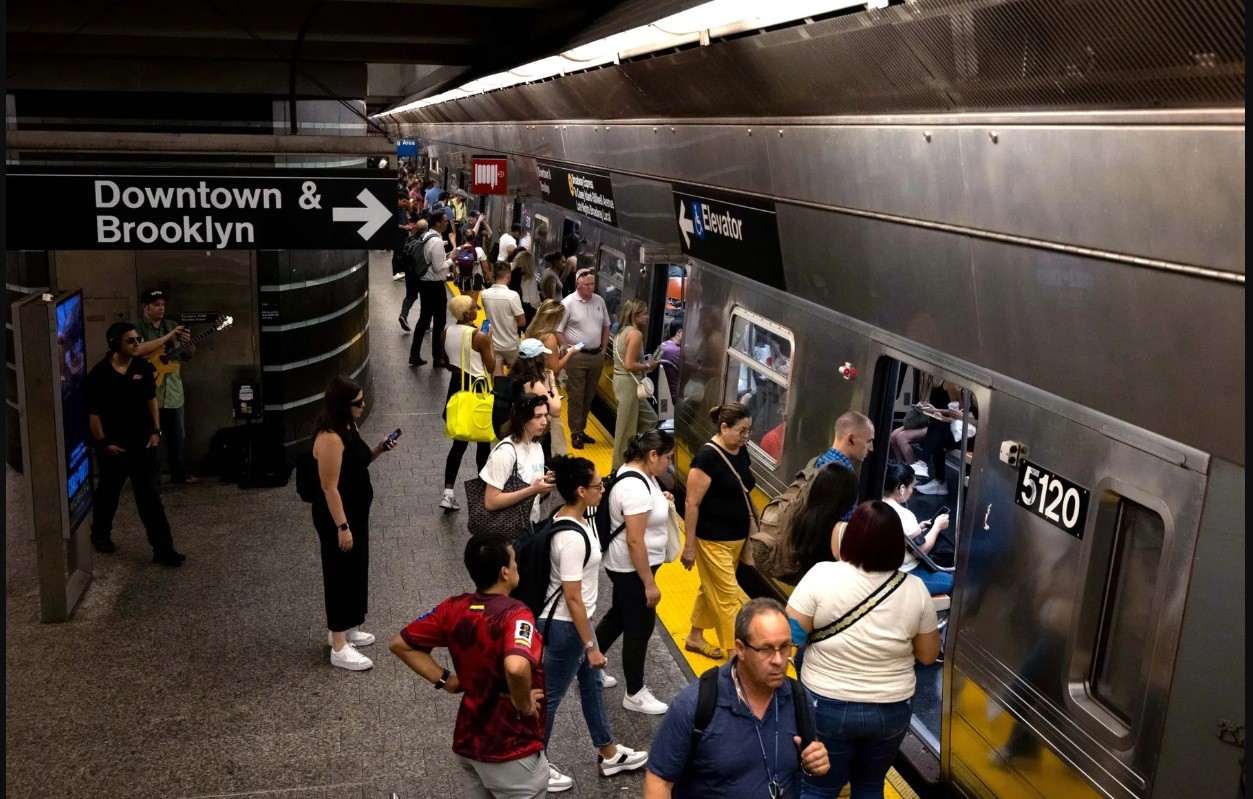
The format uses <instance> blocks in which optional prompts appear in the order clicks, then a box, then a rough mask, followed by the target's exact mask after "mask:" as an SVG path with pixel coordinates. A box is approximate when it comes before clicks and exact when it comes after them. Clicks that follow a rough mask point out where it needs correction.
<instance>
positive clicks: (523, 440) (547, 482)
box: [479, 394, 553, 535]
mask: <svg viewBox="0 0 1253 799" xmlns="http://www.w3.org/2000/svg"><path fill="white" fill-rule="evenodd" d="M547 429H548V399H547V398H546V397H540V396H537V395H535V394H519V395H518V396H517V397H516V398H514V401H513V405H511V406H510V408H509V421H508V422H505V425H504V428H503V430H502V432H503V436H504V437H503V438H502V439H501V442H500V443H499V444H497V445H496V449H494V450H492V454H491V455H490V456H488V458H487V465H486V466H484V467H483V468H482V470H480V471H479V477H482V478H483V482H485V483H487V490H486V491H485V492H484V494H483V505H484V506H485V507H486V508H487V509H488V510H504V509H505V508H507V507H509V506H510V505H516V504H518V503H519V502H528V501H529V502H531V503H532V505H531V521H532V522H538V521H539V520H540V513H541V511H540V498H541V497H544V496H546V495H547V494H548V493H549V492H551V491H552V490H553V482H552V475H551V474H547V473H545V471H544V450H543V448H542V447H540V445H539V438H540V436H542V435H544V431H545V430H547ZM515 470H516V471H517V473H518V477H520V478H522V482H524V483H526V488H519V489H518V490H516V491H505V490H504V489H505V483H507V482H508V481H509V475H511V474H513V472H514V471H515ZM522 532H524V531H522V530H519V531H518V534H519V535H520V534H522Z"/></svg>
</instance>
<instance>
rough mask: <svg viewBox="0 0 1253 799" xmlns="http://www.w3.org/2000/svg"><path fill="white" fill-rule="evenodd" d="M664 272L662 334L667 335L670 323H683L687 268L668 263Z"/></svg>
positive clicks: (685, 303)
mask: <svg viewBox="0 0 1253 799" xmlns="http://www.w3.org/2000/svg"><path fill="white" fill-rule="evenodd" d="M667 269H668V271H667V273H666V312H665V317H664V319H663V320H662V335H663V336H665V335H668V334H669V331H670V325H672V324H674V323H676V322H677V323H678V324H680V325H681V324H683V316H684V313H685V308H686V305H687V269H685V268H684V267H682V266H679V265H678V264H670V266H669V267H668V268H667Z"/></svg>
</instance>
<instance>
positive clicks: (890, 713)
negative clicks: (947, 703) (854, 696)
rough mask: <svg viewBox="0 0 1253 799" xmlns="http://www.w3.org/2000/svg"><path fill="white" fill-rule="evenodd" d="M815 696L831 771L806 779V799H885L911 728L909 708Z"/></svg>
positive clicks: (816, 721) (816, 722)
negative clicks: (845, 798)
mask: <svg viewBox="0 0 1253 799" xmlns="http://www.w3.org/2000/svg"><path fill="white" fill-rule="evenodd" d="M812 696H813V703H814V714H813V716H814V728H815V729H816V730H817V733H818V740H820V741H822V742H823V743H824V744H826V747H827V755H828V757H830V759H831V770H830V771H828V772H827V773H826V774H824V775H823V776H821V777H804V778H802V781H801V799H836V797H838V796H839V795H840V790H841V789H842V788H843V787H844V784H845V783H851V784H850V789H851V791H850V794H849V799H883V781H884V779H886V778H887V774H888V769H889V768H891V766H892V760H893V759H894V758H895V757H896V750H898V749H899V748H900V746H901V741H902V740H904V738H905V730H907V729H908V728H909V715H910V713H909V702H907V701H901V702H886V703H878V702H844V701H841V700H839V699H827V698H826V697H822V696H818V695H816V694H814V695H812Z"/></svg>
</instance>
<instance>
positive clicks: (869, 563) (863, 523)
mask: <svg viewBox="0 0 1253 799" xmlns="http://www.w3.org/2000/svg"><path fill="white" fill-rule="evenodd" d="M840 560H843V561H847V562H848V563H851V564H853V565H854V566H856V567H858V568H860V569H862V570H863V571H868V572H888V571H895V570H896V569H899V568H900V567H901V564H902V563H904V562H905V529H904V527H902V526H901V517H900V516H899V515H898V514H897V512H896V511H895V510H893V509H892V507H891V506H889V505H888V504H887V503H886V502H883V501H882V500H878V499H872V500H870V501H868V502H863V503H861V504H860V505H858V506H857V510H855V511H853V518H852V519H850V520H849V522H848V527H847V528H846V529H845V530H844V538H843V539H842V540H841V541H840Z"/></svg>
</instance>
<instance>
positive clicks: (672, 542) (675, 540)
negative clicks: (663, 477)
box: [665, 499, 683, 563]
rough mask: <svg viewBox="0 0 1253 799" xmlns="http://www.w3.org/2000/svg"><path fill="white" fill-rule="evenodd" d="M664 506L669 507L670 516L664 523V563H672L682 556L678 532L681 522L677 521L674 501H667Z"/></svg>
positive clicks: (681, 544) (677, 514) (681, 538)
mask: <svg viewBox="0 0 1253 799" xmlns="http://www.w3.org/2000/svg"><path fill="white" fill-rule="evenodd" d="M666 504H667V505H668V506H669V510H670V516H669V519H668V520H667V522H666V555H665V557H666V561H665V562H666V563H674V562H675V561H676V560H678V559H679V555H682V554H683V535H682V533H681V532H680V528H681V526H682V521H681V520H680V519H679V511H678V508H676V507H674V500H673V499H672V500H669V501H667V503H666Z"/></svg>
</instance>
